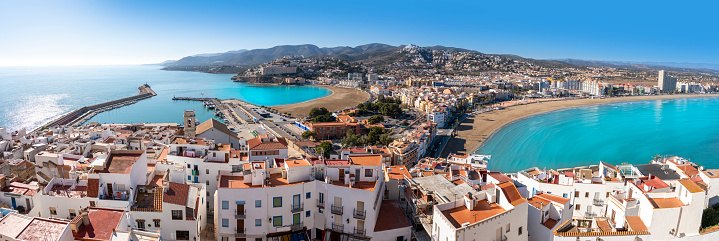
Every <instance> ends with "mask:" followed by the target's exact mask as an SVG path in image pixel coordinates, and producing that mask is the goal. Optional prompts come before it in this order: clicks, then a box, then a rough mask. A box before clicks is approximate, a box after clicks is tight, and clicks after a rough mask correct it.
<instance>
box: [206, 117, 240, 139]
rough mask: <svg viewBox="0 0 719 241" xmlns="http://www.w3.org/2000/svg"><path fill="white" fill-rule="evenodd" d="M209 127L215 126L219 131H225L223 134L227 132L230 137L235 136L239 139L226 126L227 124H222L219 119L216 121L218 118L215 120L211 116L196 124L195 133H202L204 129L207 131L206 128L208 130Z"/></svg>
mask: <svg viewBox="0 0 719 241" xmlns="http://www.w3.org/2000/svg"><path fill="white" fill-rule="evenodd" d="M211 128H215V129H217V130H218V131H220V132H222V133H225V134H227V135H228V136H230V137H233V138H235V139H239V137H237V133H234V132H232V131H231V130H230V129H228V128H227V125H225V124H222V122H220V121H218V120H215V119H213V118H210V119H209V120H207V121H205V122H202V123H201V124H199V125H197V131H196V133H197V134H198V135H199V134H202V133H204V132H205V131H207V130H209V129H211Z"/></svg>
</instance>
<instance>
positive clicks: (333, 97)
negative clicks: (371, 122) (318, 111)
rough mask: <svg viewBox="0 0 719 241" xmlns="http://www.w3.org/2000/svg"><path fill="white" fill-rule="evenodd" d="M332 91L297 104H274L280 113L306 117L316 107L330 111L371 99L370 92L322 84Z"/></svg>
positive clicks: (353, 105)
mask: <svg viewBox="0 0 719 241" xmlns="http://www.w3.org/2000/svg"><path fill="white" fill-rule="evenodd" d="M321 87H323V88H327V89H329V90H330V91H332V94H330V95H329V96H325V97H322V98H319V99H314V100H310V101H305V102H302V103H297V104H290V105H278V106H273V107H272V108H275V109H277V110H279V112H280V113H284V112H287V113H290V114H292V116H294V117H305V116H307V114H308V113H310V110H311V109H312V108H314V107H325V108H327V109H328V110H329V111H338V110H343V109H346V108H349V107H355V106H357V104H359V103H362V102H365V101H367V100H368V99H369V94H367V92H364V91H362V90H358V89H352V88H344V87H336V86H321Z"/></svg>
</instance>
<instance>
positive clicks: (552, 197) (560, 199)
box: [535, 193, 569, 204]
mask: <svg viewBox="0 0 719 241" xmlns="http://www.w3.org/2000/svg"><path fill="white" fill-rule="evenodd" d="M536 196H539V197H541V198H544V199H547V200H550V201H552V202H557V203H559V204H566V203H567V202H569V198H563V197H560V196H557V195H554V194H549V193H541V194H537V195H535V197H536Z"/></svg>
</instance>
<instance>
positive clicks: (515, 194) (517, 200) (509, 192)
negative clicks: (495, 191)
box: [497, 182, 527, 206]
mask: <svg viewBox="0 0 719 241" xmlns="http://www.w3.org/2000/svg"><path fill="white" fill-rule="evenodd" d="M497 187H499V188H501V189H502V193H504V197H506V198H507V200H508V201H509V203H511V204H512V205H513V206H517V205H519V204H521V203H523V202H526V201H527V199H524V198H523V197H522V195H521V194H519V190H517V187H516V186H514V184H513V183H512V182H503V183H500V184H498V185H497Z"/></svg>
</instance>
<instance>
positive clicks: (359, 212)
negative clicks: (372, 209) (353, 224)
mask: <svg viewBox="0 0 719 241" xmlns="http://www.w3.org/2000/svg"><path fill="white" fill-rule="evenodd" d="M366 214H367V211H365V210H357V209H355V210H354V211H353V212H352V216H354V218H356V219H362V220H364V218H365V215H366Z"/></svg>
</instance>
